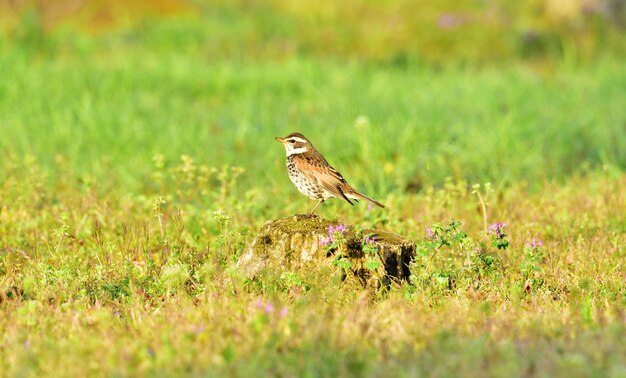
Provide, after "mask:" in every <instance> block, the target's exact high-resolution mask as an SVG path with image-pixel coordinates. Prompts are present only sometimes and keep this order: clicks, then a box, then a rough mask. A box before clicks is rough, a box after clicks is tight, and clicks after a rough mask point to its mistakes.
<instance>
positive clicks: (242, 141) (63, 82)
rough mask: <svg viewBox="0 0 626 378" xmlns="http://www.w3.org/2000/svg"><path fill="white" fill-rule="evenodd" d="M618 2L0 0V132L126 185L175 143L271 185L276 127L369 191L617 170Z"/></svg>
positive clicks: (621, 17)
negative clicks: (306, 142)
mask: <svg viewBox="0 0 626 378" xmlns="http://www.w3.org/2000/svg"><path fill="white" fill-rule="evenodd" d="M625 9H626V8H625V6H624V2H623V1H621V0H596V1H594V0H588V1H579V0H535V1H525V2H515V1H466V0H462V1H438V2H430V1H407V0H394V1H372V0H370V1H362V0H350V1H345V2H323V3H319V2H316V1H308V0H304V1H295V0H273V1H253V0H252V1H250V0H248V1H176V0H167V1H147V0H146V1H121V0H111V1H95V0H94V1H90V0H66V1H62V0H59V1H16V0H0V15H1V16H0V28H1V30H2V34H1V37H0V67H1V72H2V79H1V80H0V114H2V117H1V118H0V123H1V127H2V134H3V136H2V138H0V149H2V152H3V154H5V155H6V156H14V157H15V158H21V157H22V156H24V155H32V156H34V158H35V159H36V160H37V161H38V162H39V163H40V164H41V165H43V166H44V167H46V169H48V170H49V171H50V172H53V173H54V172H59V171H63V172H65V173H71V174H72V175H73V176H74V177H76V178H77V179H79V180H96V181H99V182H101V183H102V185H101V187H107V184H106V183H109V185H118V186H119V185H121V187H122V188H126V189H130V190H144V189H146V188H149V187H150V185H151V180H152V176H151V172H152V171H153V169H154V162H153V157H154V156H162V157H163V159H164V160H165V162H166V163H165V164H174V163H175V162H178V161H179V159H180V156H181V155H189V156H191V157H192V158H193V159H194V160H195V161H196V162H198V163H199V164H206V165H208V166H214V167H219V166H221V165H223V164H227V165H236V166H242V167H244V168H246V170H247V173H246V174H245V175H244V176H243V177H242V180H243V181H244V182H245V185H244V186H247V187H250V186H270V187H272V188H274V187H275V186H276V185H273V184H274V181H275V179H276V180H281V181H280V182H281V183H282V182H283V181H284V180H283V179H284V177H283V176H284V172H283V171H284V166H283V164H284V162H283V159H284V157H283V152H282V150H281V146H279V145H277V144H275V142H274V141H273V137H274V136H276V135H285V134H287V133H289V132H292V131H301V132H303V133H304V134H305V135H307V136H309V137H310V138H311V139H312V140H313V142H314V144H315V145H316V146H317V147H318V148H319V149H320V150H321V151H322V152H323V153H324V154H325V155H326V156H327V158H328V159H329V160H330V162H331V163H332V164H333V165H336V166H337V167H339V168H340V170H342V171H344V173H345V175H346V176H347V178H348V179H349V180H350V181H356V182H357V184H358V185H357V186H361V187H363V186H365V187H367V188H368V189H370V190H375V191H377V192H378V191H382V192H388V191H392V190H407V191H419V190H420V189H421V188H422V187H424V185H431V184H434V185H437V184H440V183H442V182H443V181H444V180H445V178H446V177H454V178H456V179H465V180H490V181H495V182H497V183H501V184H504V185H506V184H507V183H510V182H512V181H520V180H523V181H528V182H529V183H530V184H531V185H536V184H537V183H539V184H540V183H541V182H544V181H545V180H546V179H548V180H552V179H560V178H563V177H567V176H569V175H572V174H578V173H584V172H586V171H588V170H593V169H597V168H600V167H605V168H606V167H607V166H612V167H618V168H619V169H623V168H624V167H625V166H626V152H625V151H626V106H624V104H626V93H625V92H626V91H625V90H624V88H626V69H625V68H624V66H625V65H624V64H623V60H624V56H625V53H624V52H625V51H626V40H625V38H624V37H623V35H624V27H625V26H626V11H625ZM283 187H285V188H283ZM291 189H292V188H290V187H288V186H287V185H280V186H279V188H274V189H272V190H276V191H278V192H281V191H284V190H289V191H290V190H291Z"/></svg>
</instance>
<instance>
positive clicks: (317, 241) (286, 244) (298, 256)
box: [237, 215, 415, 286]
mask: <svg viewBox="0 0 626 378" xmlns="http://www.w3.org/2000/svg"><path fill="white" fill-rule="evenodd" d="M339 223H340V222H332V221H329V220H326V219H321V218H318V217H313V218H308V217H305V216H300V215H296V216H292V217H288V218H284V219H278V220H273V221H268V222H266V223H265V225H263V227H261V230H260V231H259V233H258V235H257V236H256V238H255V239H254V240H253V241H252V243H250V244H249V245H248V246H247V247H246V250H245V252H244V254H243V255H242V256H241V257H240V258H239V260H238V261H237V267H238V268H239V271H240V272H241V273H242V274H243V275H244V276H245V277H247V278H254V277H255V276H257V275H258V274H259V273H260V272H261V271H262V270H264V269H272V270H278V271H289V272H298V271H301V270H302V269H315V268H316V267H319V266H321V265H323V264H328V265H331V264H332V261H333V259H334V258H335V257H336V254H337V253H341V254H342V255H343V256H344V257H346V258H348V260H349V261H350V263H351V264H350V265H351V267H350V268H348V269H346V274H347V275H352V276H354V277H356V278H358V280H359V281H360V282H361V283H362V284H363V285H364V286H379V285H380V284H382V285H384V286H388V285H389V284H390V283H391V282H392V281H397V282H399V281H402V280H408V279H409V275H410V271H409V264H410V263H411V261H412V259H413V257H414V256H415V243H414V242H413V241H411V240H409V239H406V238H404V237H402V236H400V235H397V234H394V233H392V232H388V231H384V230H379V229H363V231H362V233H361V234H360V235H359V234H358V233H357V230H356V228H355V226H354V225H345V226H346V231H345V232H344V233H343V237H344V239H345V243H343V244H342V245H341V246H340V247H338V248H336V249H334V250H331V251H330V252H328V251H327V249H326V247H325V246H324V245H322V244H321V243H322V241H323V240H324V239H326V238H327V237H328V228H329V226H331V225H332V226H336V225H338V224H339ZM370 234H371V235H373V237H374V245H375V246H376V247H377V248H378V253H377V257H376V259H377V260H378V261H380V262H382V264H381V266H380V268H378V269H376V270H370V269H366V268H365V267H364V265H363V263H364V261H365V257H366V256H365V254H364V253H363V250H362V245H363V240H364V238H365V237H366V236H367V235H370ZM337 269H339V268H337Z"/></svg>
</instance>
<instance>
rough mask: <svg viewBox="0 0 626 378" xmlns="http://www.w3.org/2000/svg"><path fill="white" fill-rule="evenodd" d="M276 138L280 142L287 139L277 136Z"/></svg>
mask: <svg viewBox="0 0 626 378" xmlns="http://www.w3.org/2000/svg"><path fill="white" fill-rule="evenodd" d="M274 139H276V140H277V141H279V142H280V143H285V140H284V139H283V138H279V137H276V138H274Z"/></svg>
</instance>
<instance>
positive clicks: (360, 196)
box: [346, 190, 385, 207]
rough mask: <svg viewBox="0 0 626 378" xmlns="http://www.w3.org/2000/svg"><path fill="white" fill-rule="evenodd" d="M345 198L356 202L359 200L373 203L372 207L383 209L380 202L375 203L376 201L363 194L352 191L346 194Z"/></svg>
mask: <svg viewBox="0 0 626 378" xmlns="http://www.w3.org/2000/svg"><path fill="white" fill-rule="evenodd" d="M346 196H348V197H350V198H354V199H357V200H360V199H362V200H366V201H369V202H371V203H373V204H374V205H376V206H379V207H385V205H383V204H382V203H380V202H378V201H376V200H375V199H373V198H369V197H368V196H366V195H365V194H361V193H359V192H357V191H356V190H353V191H352V192H350V193H346Z"/></svg>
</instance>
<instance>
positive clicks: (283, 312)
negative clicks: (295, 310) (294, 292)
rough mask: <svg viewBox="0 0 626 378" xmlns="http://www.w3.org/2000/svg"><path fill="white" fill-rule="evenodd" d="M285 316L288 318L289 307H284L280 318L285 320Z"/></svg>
mask: <svg viewBox="0 0 626 378" xmlns="http://www.w3.org/2000/svg"><path fill="white" fill-rule="evenodd" d="M285 316H287V306H284V307H283V308H282V309H280V317H281V318H284V317H285Z"/></svg>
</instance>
